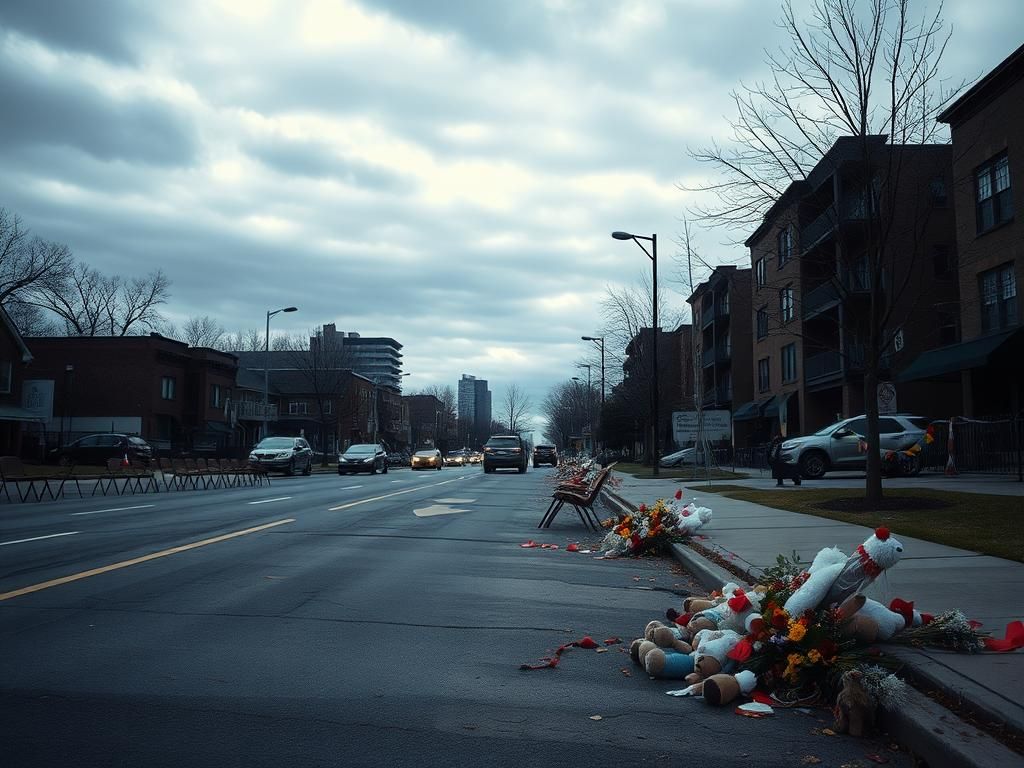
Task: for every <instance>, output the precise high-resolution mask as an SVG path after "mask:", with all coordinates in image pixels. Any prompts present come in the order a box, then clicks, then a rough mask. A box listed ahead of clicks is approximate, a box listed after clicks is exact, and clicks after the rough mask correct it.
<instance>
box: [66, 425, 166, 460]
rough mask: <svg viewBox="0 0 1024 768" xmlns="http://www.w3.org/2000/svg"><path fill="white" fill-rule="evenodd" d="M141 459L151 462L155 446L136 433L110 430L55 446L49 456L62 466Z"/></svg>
mask: <svg viewBox="0 0 1024 768" xmlns="http://www.w3.org/2000/svg"><path fill="white" fill-rule="evenodd" d="M125 456H127V457H128V460H129V461H131V460H133V459H134V460H136V461H141V462H142V463H143V464H149V462H151V461H152V460H153V447H152V446H151V445H150V444H149V443H147V442H146V441H145V440H143V439H142V438H141V437H137V436H135V435H123V434H117V433H113V432H108V433H104V434H100V435H86V436H85V437H80V438H78V439H77V440H75V441H74V442H72V443H68V444H67V445H65V446H64V447H62V448H54V449H53V450H51V451H50V452H49V454H47V458H48V459H49V460H50V461H52V462H53V463H55V464H60V465H61V466H62V467H67V466H71V465H72V464H97V465H100V466H103V465H105V464H106V463H107V459H123V458H124V457H125Z"/></svg>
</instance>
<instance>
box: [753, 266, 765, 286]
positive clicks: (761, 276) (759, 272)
mask: <svg viewBox="0 0 1024 768" xmlns="http://www.w3.org/2000/svg"><path fill="white" fill-rule="evenodd" d="M754 274H755V275H756V277H757V287H758V288H764V286H765V282H766V280H765V272H764V259H758V260H757V261H755V262H754Z"/></svg>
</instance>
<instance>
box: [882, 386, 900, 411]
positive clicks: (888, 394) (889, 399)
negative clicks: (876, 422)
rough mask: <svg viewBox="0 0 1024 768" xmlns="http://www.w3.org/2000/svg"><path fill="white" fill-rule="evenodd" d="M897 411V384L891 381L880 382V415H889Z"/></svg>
mask: <svg viewBox="0 0 1024 768" xmlns="http://www.w3.org/2000/svg"><path fill="white" fill-rule="evenodd" d="M893 413H897V408H896V386H895V385H894V384H893V383H892V382H891V381H880V382H879V383H878V415H879V416H888V415H890V414H893Z"/></svg>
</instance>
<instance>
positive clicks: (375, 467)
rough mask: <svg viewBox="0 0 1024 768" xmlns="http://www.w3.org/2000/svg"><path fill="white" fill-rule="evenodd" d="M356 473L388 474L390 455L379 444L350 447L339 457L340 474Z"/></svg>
mask: <svg viewBox="0 0 1024 768" xmlns="http://www.w3.org/2000/svg"><path fill="white" fill-rule="evenodd" d="M355 472H369V473H370V474H371V475H376V474H377V473H378V472H380V473H381V474H384V475H386V474H387V473H388V454H387V451H385V450H384V446H383V445H381V444H379V443H356V444H355V445H350V446H349V447H348V448H347V449H346V450H345V452H344V453H343V454H341V455H340V456H338V474H339V475H350V474H353V473H355Z"/></svg>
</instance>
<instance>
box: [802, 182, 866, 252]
mask: <svg viewBox="0 0 1024 768" xmlns="http://www.w3.org/2000/svg"><path fill="white" fill-rule="evenodd" d="M864 219H865V208H864V198H863V196H861V195H851V196H847V197H843V198H842V199H841V200H840V201H839V205H838V206H837V205H836V204H835V203H832V204H831V205H830V206H828V207H827V208H826V209H825V210H824V211H822V212H821V213H820V214H818V216H817V217H816V218H814V219H812V220H811V222H810V223H809V224H808V225H807V226H805V227H802V228H801V229H800V249H801V251H802V252H803V253H807V252H808V251H809V250H811V249H812V248H814V246H816V245H818V243H820V242H821V241H823V240H824V239H825V238H827V237H829V236H830V235H832V234H834V233H835V231H836V229H837V228H838V227H839V224H840V223H842V222H849V221H863V220H864Z"/></svg>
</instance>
